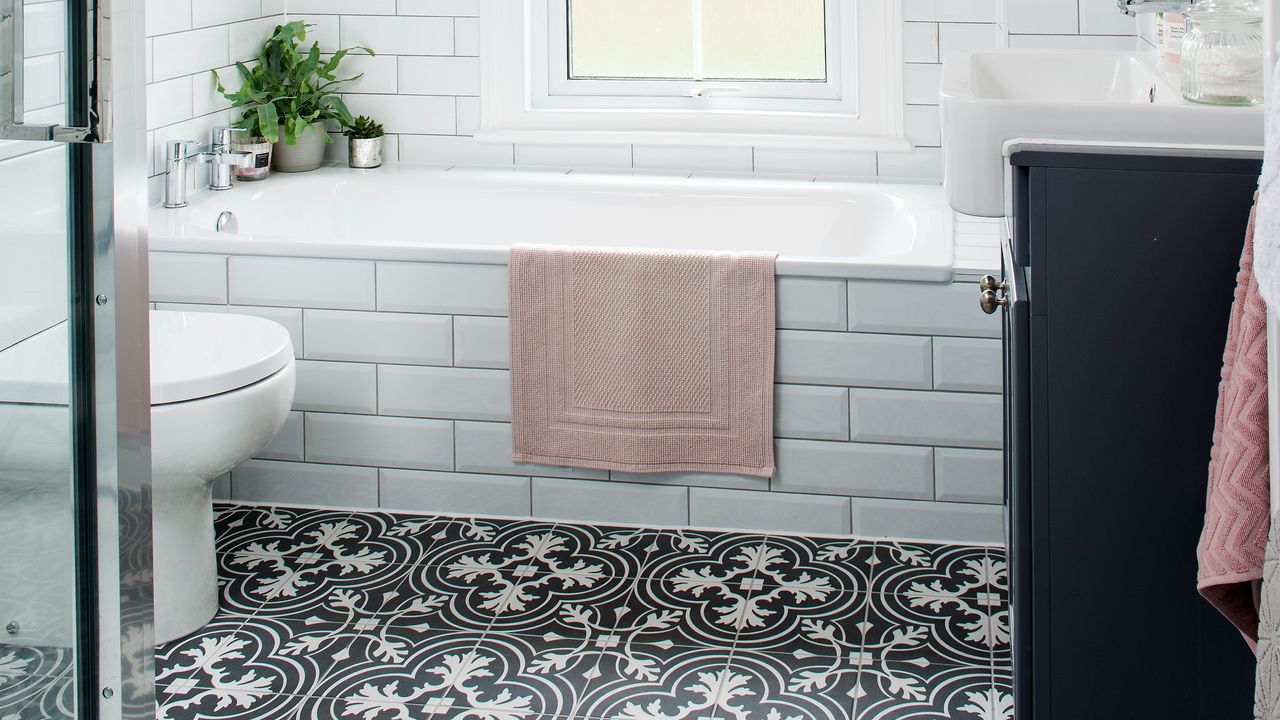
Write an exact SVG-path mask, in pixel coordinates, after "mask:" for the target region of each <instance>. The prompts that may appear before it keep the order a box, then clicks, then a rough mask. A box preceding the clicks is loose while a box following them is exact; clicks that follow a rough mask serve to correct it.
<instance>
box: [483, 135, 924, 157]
mask: <svg viewBox="0 0 1280 720" xmlns="http://www.w3.org/2000/svg"><path fill="white" fill-rule="evenodd" d="M475 139H476V142H480V143H513V144H521V145H537V144H542V145H676V146H702V147H757V148H777V149H780V150H857V151H869V152H911V150H912V149H913V146H912V145H911V143H910V142H908V141H907V140H905V139H903V138H897V137H865V136H858V137H840V136H823V135H817V136H815V135H771V134H761V133H705V132H644V131H641V132H625V131H620V130H581V131H579V130H477V131H476V133H475Z"/></svg>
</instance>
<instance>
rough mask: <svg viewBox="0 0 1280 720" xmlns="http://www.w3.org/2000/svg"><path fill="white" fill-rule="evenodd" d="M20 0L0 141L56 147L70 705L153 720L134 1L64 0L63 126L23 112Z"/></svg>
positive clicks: (7, 5) (92, 714)
mask: <svg viewBox="0 0 1280 720" xmlns="http://www.w3.org/2000/svg"><path fill="white" fill-rule="evenodd" d="M23 2H24V0H0V6H2V7H0V36H3V37H4V38H5V40H7V41H8V42H7V43H5V44H8V45H11V47H5V48H3V52H6V53H10V52H11V53H12V54H11V55H10V56H9V59H11V60H12V63H11V67H10V70H9V72H8V73H5V74H4V75H0V80H3V82H0V94H3V97H0V107H3V108H4V110H5V112H4V113H0V137H2V138H5V139H12V140H21V141H46V142H47V141H55V142H62V143H65V144H66V147H67V155H68V164H67V186H68V187H67V193H68V208H69V212H68V220H67V242H68V244H67V248H68V253H67V255H68V265H69V272H68V279H69V283H68V292H69V294H70V298H69V303H68V317H67V322H68V329H69V337H70V338H71V340H70V344H71V348H70V368H71V375H70V378H69V380H70V383H71V384H70V386H69V388H68V390H69V393H68V395H69V402H70V408H71V417H72V428H73V432H72V437H73V441H72V455H73V473H72V489H73V491H72V497H73V501H72V502H73V505H74V516H75V530H74V533H75V549H74V552H75V563H74V564H75V593H76V597H75V606H76V618H75V622H76V639H75V654H74V658H75V667H74V670H73V672H74V677H75V712H76V715H77V717H78V718H83V719H84V720H88V719H89V718H94V719H97V718H102V719H103V720H152V719H153V718H154V717H155V692H154V612H153V599H152V592H153V591H152V548H151V393H150V332H149V330H150V328H149V321H150V316H149V306H148V300H149V298H148V282H147V280H148V278H147V235H146V230H147V228H146V218H147V205H148V203H147V188H146V178H147V175H148V173H147V172H146V167H147V165H146V163H147V150H146V122H145V118H146V104H145V97H146V96H145V91H146V83H145V79H146V75H145V68H144V64H145V27H144V12H145V10H144V0H67V2H66V22H67V35H66V38H67V47H66V52H67V68H66V75H65V82H66V93H65V101H66V104H67V113H66V118H65V121H66V123H67V124H66V125H65V126H63V125H54V126H44V125H34V124H27V123H25V122H24V115H23V108H22V74H23V51H22V50H23V38H22V22H21V21H22V15H23V9H24V8H23Z"/></svg>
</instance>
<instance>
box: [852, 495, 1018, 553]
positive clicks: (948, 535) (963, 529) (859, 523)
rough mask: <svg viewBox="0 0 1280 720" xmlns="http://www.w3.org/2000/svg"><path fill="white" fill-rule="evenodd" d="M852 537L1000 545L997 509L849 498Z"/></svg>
mask: <svg viewBox="0 0 1280 720" xmlns="http://www.w3.org/2000/svg"><path fill="white" fill-rule="evenodd" d="M852 503H853V533H854V534H855V535H858V536H860V537H867V538H886V539H894V540H925V541H929V542H945V543H992V544H1000V543H1002V542H1003V541H1004V521H1003V518H1002V510H1001V508H1000V506H999V505H976V504H969V503H943V502H930V501H922V500H883V499H879V498H853V499H852Z"/></svg>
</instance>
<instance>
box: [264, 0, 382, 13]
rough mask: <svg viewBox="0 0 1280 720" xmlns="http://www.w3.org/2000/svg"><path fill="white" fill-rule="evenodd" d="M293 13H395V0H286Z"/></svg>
mask: <svg viewBox="0 0 1280 720" xmlns="http://www.w3.org/2000/svg"><path fill="white" fill-rule="evenodd" d="M288 10H289V13H290V14H293V13H333V14H339V13H359V14H361V15H395V14H396V0H288Z"/></svg>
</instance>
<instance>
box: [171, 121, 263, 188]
mask: <svg viewBox="0 0 1280 720" xmlns="http://www.w3.org/2000/svg"><path fill="white" fill-rule="evenodd" d="M233 131H234V129H233V128H229V127H217V128H214V129H213V137H212V141H211V142H210V143H209V144H208V145H206V146H204V147H199V146H198V145H197V144H196V141H194V140H170V141H169V142H168V143H166V144H165V154H164V157H165V179H164V206H165V207H167V208H183V207H186V206H187V165H188V163H193V162H198V163H209V164H210V165H212V166H213V169H212V171H211V172H210V173H209V189H210V190H230V189H231V177H232V169H233V168H234V167H237V166H238V167H248V166H249V164H250V163H251V162H253V154H252V153H247V152H240V151H238V150H232V149H231V134H232V132H233Z"/></svg>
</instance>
